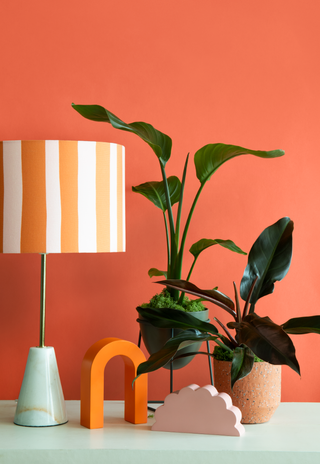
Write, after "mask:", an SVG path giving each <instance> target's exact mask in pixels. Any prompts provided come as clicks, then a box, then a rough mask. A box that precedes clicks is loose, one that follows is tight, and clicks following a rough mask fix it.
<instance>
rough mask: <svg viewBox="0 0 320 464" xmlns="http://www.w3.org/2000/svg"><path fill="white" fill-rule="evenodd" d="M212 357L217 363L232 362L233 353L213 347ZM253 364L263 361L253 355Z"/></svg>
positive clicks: (219, 347)
mask: <svg viewBox="0 0 320 464" xmlns="http://www.w3.org/2000/svg"><path fill="white" fill-rule="evenodd" d="M213 356H214V357H215V359H217V360H218V361H232V358H233V353H231V352H230V351H227V350H225V349H223V348H221V346H215V348H214V350H213ZM254 362H263V360H262V359H260V358H258V356H256V355H254Z"/></svg>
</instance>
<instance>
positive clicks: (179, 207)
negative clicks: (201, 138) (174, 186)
mask: <svg viewBox="0 0 320 464" xmlns="http://www.w3.org/2000/svg"><path fill="white" fill-rule="evenodd" d="M188 161H189V153H188V154H187V158H186V162H185V164H184V169H183V174H182V181H181V191H180V199H179V206H178V212H177V220H176V246H177V248H178V246H179V238H180V223H181V212H182V203H183V194H184V187H185V183H186V176H187V167H188Z"/></svg>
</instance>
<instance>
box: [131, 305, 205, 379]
mask: <svg viewBox="0 0 320 464" xmlns="http://www.w3.org/2000/svg"><path fill="white" fill-rule="evenodd" d="M188 314H189V315H192V316H194V317H195V318H197V319H200V320H201V321H209V319H208V315H209V310H208V309H205V310H204V311H197V312H193V313H188ZM137 322H138V323H139V325H140V331H141V336H142V339H143V343H144V345H145V347H146V348H147V350H148V353H149V354H150V355H151V354H153V353H156V352H157V351H159V350H160V349H161V348H162V347H163V346H164V345H165V344H166V343H167V341H168V340H169V339H170V338H172V329H161V328H159V327H154V326H153V325H152V324H151V323H150V322H148V321H147V320H145V319H144V318H143V317H141V316H139V318H138V319H137ZM182 331H183V329H173V336H176V335H178V334H179V333H181V332H182ZM201 345H202V342H199V343H194V344H193V345H191V346H187V347H186V348H183V349H182V350H179V356H180V355H181V354H186V353H194V352H195V351H198V350H199V349H200V347H201ZM194 356H195V355H193V356H187V357H185V358H181V359H176V360H175V361H173V363H172V368H173V369H174V370H176V369H181V368H182V367H184V366H186V365H187V364H189V362H190V361H192V359H193V358H194ZM163 367H164V368H165V369H170V362H169V363H167V364H166V365H165V366H163Z"/></svg>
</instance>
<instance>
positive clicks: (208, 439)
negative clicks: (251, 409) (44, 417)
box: [0, 401, 320, 464]
mask: <svg viewBox="0 0 320 464" xmlns="http://www.w3.org/2000/svg"><path fill="white" fill-rule="evenodd" d="M14 411H15V402H14V401H0V463H1V464H16V463H19V464H28V463H32V464H40V463H41V464H44V463H45V464H56V463H59V464H66V463H68V464H72V463H77V464H96V463H99V464H100V463H101V464H102V463H103V464H124V463H125V464H142V463H146V464H157V463H161V464H182V463H183V464H206V463H210V464H214V463H223V464H229V463H230V464H240V463H244V464H263V463H268V464H277V463H281V464H287V463H288V464H296V463H297V464H309V463H317V464H319V463H320V404H318V403H282V404H281V405H280V406H279V408H278V410H277V411H276V413H275V415H274V416H273V418H272V419H271V421H270V422H269V423H266V424H259V425H247V426H245V428H246V434H245V436H244V437H240V438H237V437H222V436H212V435H195V434H180V433H167V432H152V431H151V430H150V427H151V425H152V424H153V421H154V419H148V424H145V425H132V424H129V423H128V422H125V421H124V419H123V402H121V401H110V402H109V401H108V402H105V427H104V428H103V429H99V430H89V429H86V428H84V427H81V426H80V424H79V418H80V404H79V401H67V411H68V417H69V422H68V424H66V425H62V426H58V427H48V428H29V427H18V426H16V425H14V424H13V423H12V421H13V417H14Z"/></svg>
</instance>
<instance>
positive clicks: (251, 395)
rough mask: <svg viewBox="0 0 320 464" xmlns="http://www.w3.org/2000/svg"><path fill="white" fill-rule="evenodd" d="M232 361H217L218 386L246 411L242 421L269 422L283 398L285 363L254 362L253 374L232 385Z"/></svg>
mask: <svg viewBox="0 0 320 464" xmlns="http://www.w3.org/2000/svg"><path fill="white" fill-rule="evenodd" d="M230 373H231V362H227V361H217V360H216V359H215V360H214V379H215V382H214V386H215V388H216V389H217V390H218V392H220V393H222V392H225V393H228V395H230V396H231V398H232V403H233V405H234V406H237V407H238V408H239V409H240V411H241V412H242V420H241V422H242V424H262V423H264V422H268V420H270V418H271V417H272V415H273V413H274V412H275V410H276V409H277V407H278V406H279V404H280V400H281V366H273V365H271V364H269V363H267V362H256V363H254V366H253V369H252V371H251V372H250V374H249V375H247V376H246V377H244V378H243V379H241V380H238V382H236V384H235V386H234V388H233V393H232V392H231V384H230Z"/></svg>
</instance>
